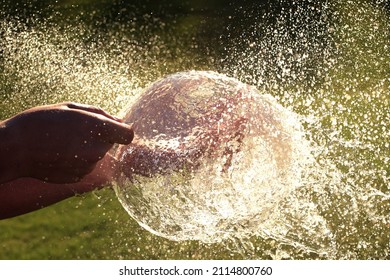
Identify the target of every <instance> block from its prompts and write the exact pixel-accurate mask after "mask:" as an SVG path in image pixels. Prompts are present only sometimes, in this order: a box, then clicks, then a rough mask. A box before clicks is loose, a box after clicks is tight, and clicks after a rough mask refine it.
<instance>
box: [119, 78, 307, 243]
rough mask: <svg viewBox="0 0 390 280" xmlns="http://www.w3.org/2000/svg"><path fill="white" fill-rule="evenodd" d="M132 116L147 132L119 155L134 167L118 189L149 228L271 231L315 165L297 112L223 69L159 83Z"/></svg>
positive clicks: (218, 234)
mask: <svg viewBox="0 0 390 280" xmlns="http://www.w3.org/2000/svg"><path fill="white" fill-rule="evenodd" d="M125 120H126V121H129V122H132V123H134V129H135V131H137V138H136V139H135V140H134V143H133V144H132V145H130V146H129V147H125V148H123V149H121V150H120V152H119V154H118V155H117V156H119V157H120V158H121V160H122V165H124V166H122V170H123V169H124V170H126V169H130V170H129V171H128V173H127V175H126V176H127V177H126V179H125V180H122V181H120V182H118V183H117V184H116V187H115V189H116V192H117V194H118V196H119V199H120V201H121V203H122V205H123V206H124V207H125V209H126V210H127V211H128V212H129V214H130V215H131V216H132V217H133V218H134V219H136V220H137V221H138V222H139V223H140V224H141V225H142V226H143V227H145V228H147V229H148V230H150V231H152V232H154V233H155V234H158V235H161V236H163V237H166V238H169V239H172V240H176V241H180V240H191V239H194V240H200V241H203V242H221V241H223V240H225V239H228V238H230V239H233V238H237V239H242V238H243V237H247V236H252V235H254V234H258V233H259V232H266V229H265V228H264V225H266V224H268V225H269V224H271V223H270V222H269V220H274V219H275V217H273V215H274V214H275V213H274V211H275V208H277V207H278V204H279V201H281V200H282V199H283V198H285V197H286V196H287V195H288V193H290V192H291V191H292V190H294V189H295V188H298V187H299V185H300V184H301V179H302V176H303V175H302V174H303V170H306V169H307V166H308V165H309V164H312V162H313V159H312V156H311V154H310V147H309V145H308V143H307V142H306V141H305V138H304V137H303V132H302V128H301V126H300V123H299V121H298V118H297V117H296V116H295V115H294V114H293V113H292V112H290V111H288V110H286V109H284V108H283V107H281V106H280V105H278V104H277V103H276V102H275V100H274V99H273V98H272V97H271V96H269V95H261V94H260V93H259V92H258V91H257V90H256V89H255V88H253V87H249V86H247V85H245V84H242V83H240V82H239V81H237V80H234V79H232V78H228V77H226V76H224V75H220V74H217V73H213V72H199V71H198V72H196V71H194V72H184V73H178V74H175V75H171V76H169V77H167V78H166V79H163V80H161V81H158V82H156V83H155V84H153V85H151V86H150V87H149V88H147V89H146V90H145V92H144V93H142V95H141V96H140V99H139V100H138V101H137V102H136V103H135V104H133V105H132V106H130V107H129V109H128V114H127V116H126V118H125ZM238 122H240V123H239V124H238ZM221 142H222V143H221ZM183 146H184V147H183ZM166 154H167V155H166ZM139 157H142V160H140V159H139ZM145 157H148V158H150V159H144V158H145ZM166 157H167V159H166ZM138 161H140V162H138ZM183 161H184V163H183ZM127 165H128V166H127ZM150 165H151V166H150ZM156 169H157V171H156ZM269 229H270V228H269ZM272 231H273V232H275V229H273V230H272Z"/></svg>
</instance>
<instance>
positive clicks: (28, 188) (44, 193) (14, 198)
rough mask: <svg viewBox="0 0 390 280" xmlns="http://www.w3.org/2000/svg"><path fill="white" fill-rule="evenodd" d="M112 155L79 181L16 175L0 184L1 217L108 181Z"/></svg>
mask: <svg viewBox="0 0 390 280" xmlns="http://www.w3.org/2000/svg"><path fill="white" fill-rule="evenodd" d="M110 164H112V162H111V157H106V158H104V159H103V160H102V161H101V162H100V163H99V164H98V165H97V166H96V168H95V169H94V170H93V171H92V172H91V173H90V174H88V175H87V176H85V177H84V178H83V179H82V180H81V181H80V182H77V183H72V184H53V183H48V182H44V181H40V180H38V179H33V178H19V179H16V180H13V181H9V182H6V183H2V184H0V219H5V218H11V217H14V216H18V215H22V214H25V213H28V212H31V211H34V210H38V209H41V208H43V207H46V206H49V205H52V204H54V203H57V202H60V201H62V200H64V199H67V198H69V197H72V196H75V195H77V194H83V193H86V192H90V191H92V190H94V189H96V188H101V187H104V186H107V185H108V184H109V182H110V181H111V176H112V175H111V171H110V170H111V169H112V167H111V165H110Z"/></svg>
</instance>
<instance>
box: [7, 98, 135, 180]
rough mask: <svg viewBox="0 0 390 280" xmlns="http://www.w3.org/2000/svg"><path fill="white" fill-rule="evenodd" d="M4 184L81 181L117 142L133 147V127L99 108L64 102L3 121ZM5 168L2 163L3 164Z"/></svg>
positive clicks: (36, 108) (31, 110) (33, 109)
mask: <svg viewBox="0 0 390 280" xmlns="http://www.w3.org/2000/svg"><path fill="white" fill-rule="evenodd" d="M1 129H2V131H3V133H2V138H1V139H2V147H1V148H0V157H1V161H2V162H5V164H3V166H2V167H3V168H2V169H3V170H5V171H6V172H3V173H2V174H1V175H0V177H2V178H0V182H1V181H3V182H4V181H9V180H13V179H16V178H21V177H31V178H36V179H40V180H44V181H47V182H51V183H72V182H78V181H80V180H81V179H82V178H83V177H84V176H85V175H86V174H88V173H90V172H91V171H92V170H93V169H94V167H95V165H96V164H97V162H98V161H99V160H100V159H102V158H103V157H104V155H105V154H106V153H107V151H108V150H109V149H110V148H111V147H112V146H113V145H114V144H115V143H119V144H129V143H131V141H132V139H133V137H134V133H133V130H132V128H131V127H130V126H128V125H126V124H124V123H122V122H121V121H120V120H119V119H117V118H115V117H112V116H110V115H109V114H107V113H106V112H104V111H103V110H101V109H98V108H96V107H92V106H88V105H82V104H76V103H62V104H56V105H47V106H41V107H35V108H32V109H29V110H27V111H24V112H22V113H20V114H18V115H16V116H14V117H12V118H10V119H8V120H6V121H5V122H3V123H2V128H1ZM0 165H2V164H1V163H0Z"/></svg>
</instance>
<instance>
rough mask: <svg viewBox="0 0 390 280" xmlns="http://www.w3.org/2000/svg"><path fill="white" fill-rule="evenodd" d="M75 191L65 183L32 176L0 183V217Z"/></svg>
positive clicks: (68, 195) (60, 197) (58, 198)
mask: <svg viewBox="0 0 390 280" xmlns="http://www.w3.org/2000/svg"><path fill="white" fill-rule="evenodd" d="M75 194H76V193H75V191H74V190H72V188H70V187H69V186H67V185H59V184H50V183H45V182H43V181H39V180H37V179H33V178H20V179H17V180H13V181H9V182H7V183H3V184H0V202H1V203H0V219H5V218H11V217H14V216H18V215H21V214H25V213H28V212H31V211H34V210H37V209H40V208H43V207H46V206H49V205H51V204H54V203H56V202H59V201H61V200H64V199H66V198H68V197H71V196H74V195H75Z"/></svg>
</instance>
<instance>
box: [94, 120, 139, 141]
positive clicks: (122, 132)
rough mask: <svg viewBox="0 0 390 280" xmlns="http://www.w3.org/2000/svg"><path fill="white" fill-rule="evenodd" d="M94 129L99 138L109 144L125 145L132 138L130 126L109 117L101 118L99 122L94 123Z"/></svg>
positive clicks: (132, 133)
mask: <svg viewBox="0 0 390 280" xmlns="http://www.w3.org/2000/svg"><path fill="white" fill-rule="evenodd" d="M96 129H97V132H98V134H100V137H101V139H102V140H103V141H105V142H108V143H111V144H115V143H118V144H123V145H127V144H130V143H131V141H133V138H134V131H133V128H132V126H130V125H127V124H125V123H121V122H117V121H114V120H110V119H106V120H103V119H101V122H100V123H99V124H97V125H96Z"/></svg>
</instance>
